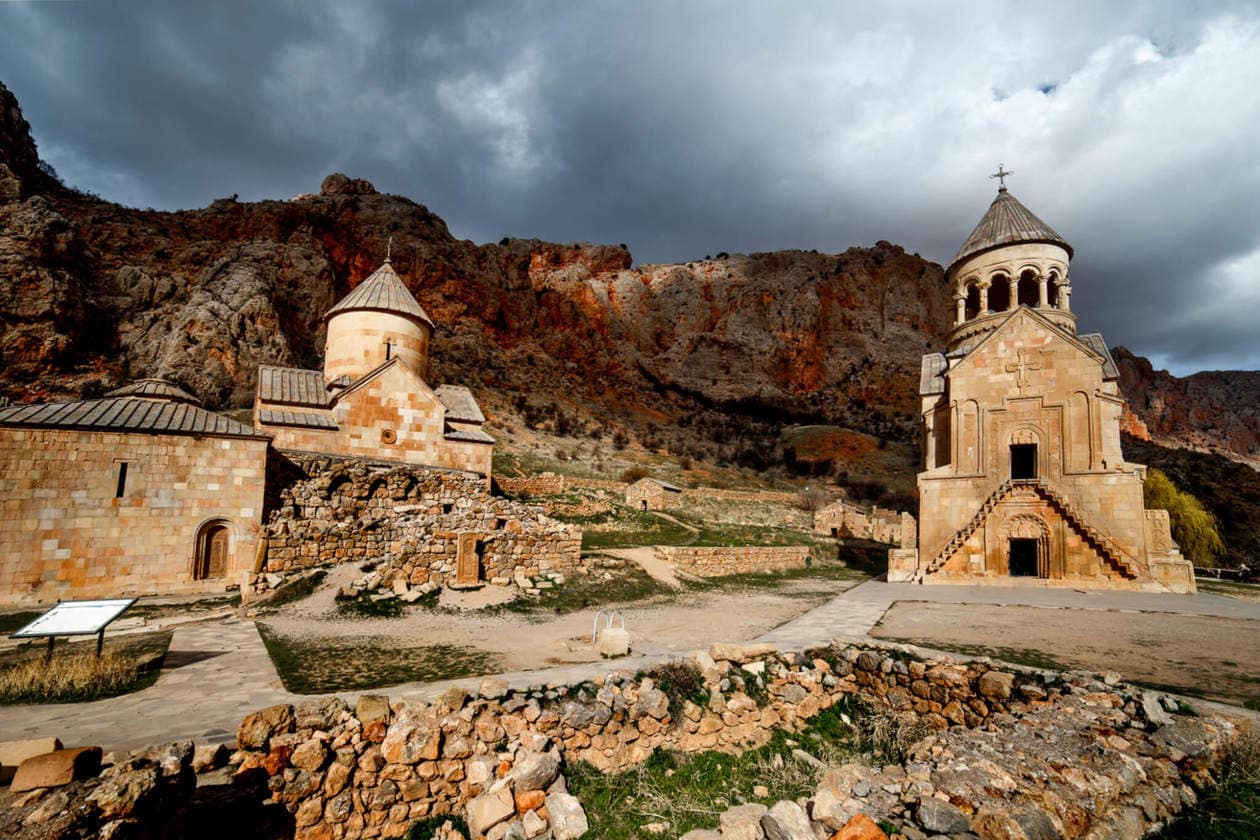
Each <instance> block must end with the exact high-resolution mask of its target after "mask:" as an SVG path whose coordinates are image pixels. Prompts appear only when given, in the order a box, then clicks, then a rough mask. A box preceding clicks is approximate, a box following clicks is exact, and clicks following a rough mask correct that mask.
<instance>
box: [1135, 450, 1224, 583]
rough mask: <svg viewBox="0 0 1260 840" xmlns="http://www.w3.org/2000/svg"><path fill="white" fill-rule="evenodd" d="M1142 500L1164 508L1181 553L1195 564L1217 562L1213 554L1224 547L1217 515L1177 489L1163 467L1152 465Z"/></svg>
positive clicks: (1209, 564)
mask: <svg viewBox="0 0 1260 840" xmlns="http://www.w3.org/2000/svg"><path fill="white" fill-rule="evenodd" d="M1142 500H1143V503H1144V504H1145V506H1146V508H1147V509H1148V510H1166V511H1168V519H1169V521H1170V523H1171V525H1172V536H1173V539H1174V540H1176V541H1177V545H1178V546H1180V547H1181V553H1182V554H1184V555H1185V556H1186V557H1188V558H1190V560H1191V561H1192V562H1193V563H1194V564H1195V565H1196V566H1214V565H1216V556H1217V555H1218V554H1220V553H1221V552H1223V551H1224V550H1225V543H1224V542H1222V540H1221V534H1220V529H1219V524H1218V523H1217V521H1216V517H1215V516H1213V515H1212V514H1211V513H1209V512H1208V511H1207V510H1205V509H1204V507H1203V505H1202V504H1201V503H1200V502H1199V500H1198V499H1196V498H1195V497H1194V496H1192V495H1190V494H1189V493H1186V492H1184V491H1182V490H1179V489H1177V485H1175V484H1173V483H1172V480H1171V479H1170V478H1169V477H1168V476H1167V475H1165V474H1164V472H1163V471H1162V470H1158V469H1156V468H1154V467H1151V468H1150V469H1148V470H1147V472H1146V482H1145V483H1144V484H1143V485H1142Z"/></svg>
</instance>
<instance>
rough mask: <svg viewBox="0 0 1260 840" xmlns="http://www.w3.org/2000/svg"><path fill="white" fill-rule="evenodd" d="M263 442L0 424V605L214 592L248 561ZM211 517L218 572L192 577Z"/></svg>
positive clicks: (256, 524)
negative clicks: (224, 550)
mask: <svg viewBox="0 0 1260 840" xmlns="http://www.w3.org/2000/svg"><path fill="white" fill-rule="evenodd" d="M266 450H267V441H266V440H263V439H258V440H254V439H249V438H219V437H198V436H193V435H157V434H131V433H125V432H93V431H72V430H56V429H21V428H5V429H0V603H47V602H53V601H58V600H62V599H74V598H99V597H113V598H117V597H121V596H125V595H153V594H158V593H162V594H170V593H175V592H210V591H219V592H222V591H223V589H224V587H225V585H226V584H227V583H228V582H229V581H232V582H235V581H236V579H237V577H238V574H237V573H238V572H242V571H245V572H248V571H250V570H251V569H252V568H253V565H254V562H255V557H256V555H257V548H258V540H259V531H260V523H261V521H262V508H263V482H264V477H265V476H264V473H265V469H264V465H265V463H266ZM122 463H126V464H127V473H126V479H125V481H124V482H123V485H124V486H123V488H122V493H121V495H120V494H119V492H118V491H119V487H118V485H119V470H120V465H121V464H122ZM212 520H221V521H222V522H224V523H225V524H226V525H227V527H228V529H229V542H228V560H227V568H226V570H225V572H226V575H225V577H222V578H215V579H210V580H194V579H193V565H194V557H195V554H196V544H197V539H198V533H199V530H200V529H201V528H202V526H203V525H205V524H206V523H208V522H210V521H212Z"/></svg>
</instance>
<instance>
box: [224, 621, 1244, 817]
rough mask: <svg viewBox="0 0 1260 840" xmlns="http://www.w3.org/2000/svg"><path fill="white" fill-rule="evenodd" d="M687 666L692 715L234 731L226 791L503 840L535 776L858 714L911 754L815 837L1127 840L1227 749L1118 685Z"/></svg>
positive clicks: (834, 797)
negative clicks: (259, 790) (246, 780)
mask: <svg viewBox="0 0 1260 840" xmlns="http://www.w3.org/2000/svg"><path fill="white" fill-rule="evenodd" d="M692 661H693V663H694V666H695V667H697V668H699V669H700V671H701V673H702V674H703V682H704V688H705V690H704V692H703V693H702V694H700V695H696V696H694V697H689V698H679V697H672V698H671V697H670V696H669V695H668V694H667V693H666V692H665V691H663V690H662V688H661V687H660V686H658V685H657V684H656V683H655V681H654V680H653V679H651V678H650V676H644V675H631V674H628V673H615V674H609V675H607V676H606V677H602V678H598V679H596V680H595V681H594V682H593V683H585V684H581V685H576V686H548V687H546V688H540V689H535V690H531V691H528V692H515V691H513V692H509V691H507V684H506V683H503V682H500V681H496V680H493V679H487V680H486V681H484V682H483V683H482V687H481V691H480V696H478V697H476V698H469V697H468V695H467V694H466V693H465V692H463V691H462V690H458V689H453V690H451V691H448V692H447V693H446V694H444V695H443V696H442V697H441V698H439V699H438V701H437V702H436V703H435V704H434V705H431V706H430V705H426V704H423V703H413V702H407V701H394V702H392V703H391V702H389V701H388V700H387V699H386V698H384V697H377V696H370V695H367V696H363V697H360V698H359V701H358V704H357V706H356V708H355V709H354V710H351V709H350V708H349V707H348V706H347V705H346V704H345V703H344V702H343V701H341V700H339V699H338V698H335V697H333V698H320V699H313V700H311V701H308V702H306V703H304V704H302V705H300V706H298V707H297V708H296V709H295V708H294V707H292V706H275V707H271V708H268V709H263V710H261V711H259V712H257V713H255V714H253V715H250V716H249V717H247V718H246V719H245V721H244V722H242V724H241V728H240V732H239V733H238V746H239V748H240V752H238V753H237V754H236V756H235V757H234V759H233V760H234V761H235V762H237V763H238V765H239V766H238V770H237V772H238V775H244V774H249V773H257V772H260V771H262V772H265V773H267V774H268V775H269V776H270V783H269V786H270V791H271V795H272V796H273V797H274V799H275V800H276V801H277V802H279V803H281V804H283V806H284V807H285V808H287V809H288V810H289V811H290V812H291V813H293V814H294V815H295V822H296V826H297V833H296V840H315V839H316V838H318V839H319V840H343V838H344V839H349V838H366V837H378V836H380V837H397V836H401V835H403V834H404V833H405V832H406V831H407V830H408V828H409V826H410V824H411V823H412V822H413V821H415V820H417V819H420V818H422V817H425V816H427V815H430V814H441V813H462V812H463V809H464V808H465V807H467V808H468V812H469V814H470V816H471V815H472V814H473V813H474V812H476V814H477V815H478V818H479V819H478V822H481V823H482V824H483V825H486V826H488V828H487V829H486V836H488V837H490V838H500V837H502V836H503V835H504V834H505V833H506V831H507V827H508V822H510V821H511V820H512V819H514V818H517V817H518V816H519V817H523V818H524V819H525V822H526V824H528V823H529V820H530V817H529V812H530V811H531V810H534V809H541V807H542V805H543V803H544V801H545V802H546V803H547V804H548V805H550V803H551V796H552V795H553V794H556V793H562V792H563V791H560V790H553V788H556V787H557V786H560V787H562V786H563V782H562V781H560V780H557V782H556V783H555V784H553V785H552V786H551V787H549V788H547V789H546V790H545V791H542V792H537V791H536V790H535V788H536V787H537V784H536V783H537V781H538V778H536V777H539V778H541V776H540V774H542V771H543V770H545V771H546V773H545V774H542V776H545V778H544V779H543V782H542V784H544V785H545V784H548V781H547V780H550V779H555V778H557V777H556V770H557V769H558V768H560V767H561V766H562V765H563V764H564V763H567V762H574V761H587V762H590V763H592V764H593V765H595V766H596V767H599V768H601V769H603V770H607V771H615V770H621V769H624V768H627V767H629V766H632V765H634V764H637V763H639V762H642V761H643V760H645V759H646V758H647V757H648V756H650V755H651V754H652V752H653V751H654V750H656V749H665V750H675V751H683V752H694V751H699V750H706V749H717V750H721V751H724V752H730V753H738V752H741V751H743V750H744V749H748V748H752V747H756V746H759V745H761V744H764V743H766V742H767V741H768V740H769V739H770V737H771V734H772V732H773V731H774V730H775V729H786V730H788V731H794V730H799V729H802V728H804V727H805V726H807V725H808V722H809V720H810V719H811V718H812V717H814V716H815V715H817V714H818V713H819V712H820V711H821V710H823V709H827V708H830V707H831V706H833V705H835V704H836V703H837V702H839V701H841V700H842V699H843V698H846V697H856V698H859V699H860V700H863V701H865V702H867V703H869V704H872V705H874V706H875V707H876V708H883V709H886V710H888V711H889V712H891V713H893V714H894V716H895V718H896V719H897V720H899V721H900V723H899V724H898V725H899V726H906V727H918V728H919V729H920V734H921V735H925V736H926V737H923V738H920V739H919V740H918V741H916V742H915V743H914V744H913V745H911V746H909V760H908V761H907V762H906V764H905V765H904V766H903V767H883V768H877V767H866V766H864V765H846V766H845V767H843V768H839V770H838V771H829V772H828V773H827V774H824V775H823V777H822V785H821V786H820V788H819V790H818V792H817V793H816V794H815V795H814V797H813V799H812V800H810V801H808V802H807V803H806V808H807V810H808V818H809V819H810V820H812V821H813V822H814V824H815V825H816V827H817V829H816V830H817V831H825V832H828V833H829V832H832V831H835V830H836V829H837V828H839V827H840V826H842V825H844V824H845V823H846V822H847V821H848V820H849V819H851V818H852V817H853V816H854V815H855V814H857V813H864V814H867V815H868V816H870V817H871V818H873V819H875V820H886V821H892V822H894V823H896V824H903V821H910V820H912V819H917V820H918V822H919V824H920V825H921V826H923V827H924V828H930V827H931V826H933V825H939V824H944V823H946V822H949V823H950V824H951V825H953V826H954V827H953V828H949V829H948V832H949V833H951V834H958V833H964V832H966V831H968V830H970V831H974V832H976V834H978V835H979V836H983V837H999V836H1000V837H1011V838H1014V837H1025V836H1047V837H1048V836H1063V837H1070V838H1076V837H1087V838H1098V840H1101V838H1104V837H1116V836H1126V837H1127V836H1134V837H1136V836H1142V834H1144V833H1146V831H1148V830H1150V829H1151V828H1152V827H1153V826H1158V825H1159V824H1161V823H1162V822H1166V821H1167V820H1168V819H1169V817H1170V816H1171V815H1173V814H1175V813H1177V812H1178V811H1179V810H1180V809H1181V808H1182V807H1183V806H1185V805H1188V804H1192V803H1193V802H1194V792H1193V790H1192V789H1191V788H1190V787H1189V784H1190V783H1191V782H1195V783H1201V782H1203V781H1206V780H1207V779H1208V768H1210V767H1211V766H1212V765H1213V763H1214V762H1215V761H1216V759H1217V758H1218V757H1219V755H1220V753H1221V750H1222V748H1223V744H1224V742H1225V741H1226V740H1228V739H1229V738H1230V737H1231V736H1232V734H1233V727H1232V724H1230V723H1229V722H1227V721H1224V720H1222V719H1219V718H1202V717H1183V716H1180V715H1178V716H1177V717H1175V718H1174V717H1173V716H1171V715H1169V714H1168V712H1167V708H1166V706H1165V705H1164V704H1163V703H1161V700H1160V698H1159V697H1157V696H1155V695H1152V694H1148V693H1144V692H1141V691H1137V690H1134V689H1131V688H1129V687H1127V686H1125V685H1123V684H1120V683H1119V681H1118V680H1116V681H1110V682H1106V683H1104V682H1102V681H1100V680H1098V679H1096V678H1093V677H1089V676H1087V675H1062V674H1057V673H1050V672H1038V671H1033V670H1031V669H1010V670H1003V669H998V668H995V667H993V666H992V665H990V664H988V663H987V662H986V661H984V660H977V661H975V662H973V663H970V664H961V663H958V662H956V661H953V660H948V659H937V660H921V659H919V658H918V657H917V655H916V653H915V652H914V650H913V649H912V648H905V647H902V646H891V645H889V646H880V645H864V646H863V647H860V648H859V647H845V648H840V647H834V646H832V647H827V648H820V649H815V650H812V651H809V652H806V653H804V654H801V653H787V654H782V655H781V654H779V653H777V652H776V651H775V650H774V648H772V647H770V646H766V645H750V646H741V645H720V644H719V645H714V646H712V647H711V648H710V649H709V651H708V652H707V653H698V654H695V655H694V657H693V660H692ZM932 733H935V734H932ZM513 788H515V796H513ZM504 805H506V807H504ZM513 805H514V806H515V807H513ZM490 810H494V811H495V812H496V813H495V814H494V815H492V816H491V817H490V818H489V820H488V821H487V820H486V819H485V818H486V814H487V812H488V811H490ZM916 814H917V817H915V816H912V815H916ZM505 821H507V822H505ZM536 823H537V818H536V817H535V824H536ZM496 826H497V827H496ZM1031 828H1035V829H1036V833H1034V834H1031V835H1030V834H1027V833H1026V831H1027V830H1029V829H1031ZM1003 831H1005V833H1001V832H1003ZM1047 832H1048V833H1047ZM928 833H944V832H942V831H939V830H929V831H928ZM573 836H576V835H573ZM741 836H743V835H741ZM747 836H754V835H747ZM756 836H760V834H758V835H756ZM817 836H826V834H820V835H817Z"/></svg>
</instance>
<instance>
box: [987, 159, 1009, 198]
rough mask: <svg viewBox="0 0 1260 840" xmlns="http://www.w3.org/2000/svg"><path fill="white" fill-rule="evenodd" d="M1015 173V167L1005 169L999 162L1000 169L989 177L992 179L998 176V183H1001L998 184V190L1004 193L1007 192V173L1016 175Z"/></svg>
mask: <svg viewBox="0 0 1260 840" xmlns="http://www.w3.org/2000/svg"><path fill="white" fill-rule="evenodd" d="M1014 174H1015V170H1014V169H1006V170H1004V169H1003V168H1002V164H1000V163H999V164H998V171H997V172H994V173H993V174H992V175H990V176H989V178H990V179H993V178H997V179H998V184H999V186H998V192H1000V193H1004V192H1006V176H1007V175H1014Z"/></svg>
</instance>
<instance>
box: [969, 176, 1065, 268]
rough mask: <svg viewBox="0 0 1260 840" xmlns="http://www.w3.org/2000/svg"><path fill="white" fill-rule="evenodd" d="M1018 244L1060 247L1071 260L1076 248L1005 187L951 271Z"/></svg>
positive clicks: (990, 206)
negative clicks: (975, 259)
mask: <svg viewBox="0 0 1260 840" xmlns="http://www.w3.org/2000/svg"><path fill="white" fill-rule="evenodd" d="M1018 242H1048V243H1050V244H1052V245H1058V246H1059V247H1061V248H1063V249H1064V250H1066V251H1067V252H1068V256H1069V257H1070V256H1072V246H1071V245H1069V244H1068V243H1067V240H1066V239H1064V238H1063V237H1062V236H1059V234H1057V233H1055V231H1054V228H1052V227H1050V226H1049V225H1048V224H1046V223H1045V222H1043V221H1042V220H1041V219H1039V218H1037V216H1036V215H1034V214H1033V212H1032V211H1031V210H1029V209H1028V208H1027V207H1025V206H1024V205H1022V204H1020V203H1019V199H1017V198H1016V197H1015V196H1013V195H1011V194H1010V193H1009V192H1007V191H1006V188H1005V187H1003V188H1002V189H1000V190H998V194H997V198H995V199H993V203H992V204H990V205H989V209H988V210H987V211H986V212H985V214H984V216H983V217H981V219H980V223H979V224H978V225H976V229H975V230H973V231H972V232H971V235H970V236H968V237H967V240H966V241H965V242H963V245H962V247H961V248H959V249H958V253H957V254H955V255H954V259H953V261H952V262H950V264H949V267H950V268H951V269H952V268H953V267H954V266H955V265H957V264H958V263H960V262H962V261H963V260H965V259H967V258H968V257H974V256H975V255H976V254H981V253H984V252H985V251H991V250H993V249H994V248H1000V247H1002V246H1003V245H1013V244H1015V243H1018Z"/></svg>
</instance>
